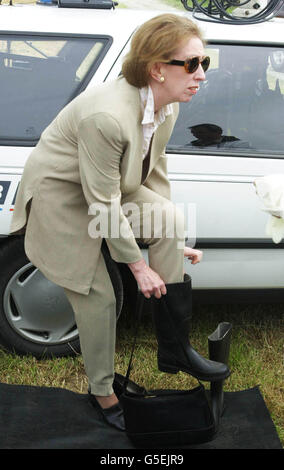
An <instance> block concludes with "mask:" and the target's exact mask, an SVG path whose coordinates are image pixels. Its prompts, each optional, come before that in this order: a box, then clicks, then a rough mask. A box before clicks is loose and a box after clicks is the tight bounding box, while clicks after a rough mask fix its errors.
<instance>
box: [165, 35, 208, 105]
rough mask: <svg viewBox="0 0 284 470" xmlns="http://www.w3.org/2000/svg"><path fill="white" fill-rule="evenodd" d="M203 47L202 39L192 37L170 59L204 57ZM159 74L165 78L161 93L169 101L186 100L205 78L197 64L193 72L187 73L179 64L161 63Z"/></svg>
mask: <svg viewBox="0 0 284 470" xmlns="http://www.w3.org/2000/svg"><path fill="white" fill-rule="evenodd" d="M204 55H205V54H204V47H203V43H202V41H201V40H200V39H199V38H197V37H193V38H191V39H189V40H188V41H187V42H185V43H183V45H182V46H181V47H180V48H178V49H177V52H176V54H175V57H172V59H177V60H182V61H183V60H185V59H188V58H191V57H199V58H200V60H202V58H203V57H204ZM160 71H161V75H162V76H163V77H164V78H165V80H164V82H163V84H162V86H163V95H164V97H167V98H168V100H169V101H168V102H169V103H174V102H188V101H190V100H191V99H192V97H193V96H194V95H196V93H198V90H199V84H200V82H201V81H203V80H205V73H204V71H203V68H202V66H201V65H200V64H199V67H198V69H197V70H196V71H195V72H193V73H187V72H186V70H185V68H184V67H182V66H180V65H168V64H163V63H162V64H161V67H160Z"/></svg>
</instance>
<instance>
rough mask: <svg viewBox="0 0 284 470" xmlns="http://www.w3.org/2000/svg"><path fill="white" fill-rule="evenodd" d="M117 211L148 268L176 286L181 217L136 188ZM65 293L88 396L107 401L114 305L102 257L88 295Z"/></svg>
mask: <svg viewBox="0 0 284 470" xmlns="http://www.w3.org/2000/svg"><path fill="white" fill-rule="evenodd" d="M133 203H134V204H133ZM122 206H123V208H124V211H125V215H126V216H127V217H128V220H129V222H130V224H131V226H132V230H133V232H134V234H135V237H136V238H137V240H139V241H142V242H144V243H147V244H148V245H149V248H148V255H149V265H150V267H151V268H152V269H153V270H154V271H156V272H157V273H158V274H159V275H160V276H161V278H162V279H163V280H164V282H165V283H167V284H168V283H174V282H182V281H183V274H184V254H183V247H184V217H183V214H182V213H181V212H180V211H178V210H177V209H176V207H175V206H174V205H173V203H172V202H171V201H169V200H167V199H165V198H163V197H161V196H159V195H158V194H156V193H155V192H153V191H151V190H150V189H148V188H146V187H145V186H140V188H139V189H138V191H136V192H135V193H132V194H130V195H128V196H126V197H124V198H123V201H122ZM173 224H174V227H173ZM136 235H137V236H136ZM65 293H66V295H67V298H68V299H69V302H70V303H71V305H72V307H73V310H74V315H75V320H76V324H77V327H78V331H79V337H80V344H81V351H82V356H83V360H84V365H85V370H86V374H87V376H88V380H89V386H90V390H91V393H93V394H94V395H103V396H107V395H111V394H112V392H113V388H112V384H113V378H114V356H115V340H116V300H115V295H114V290H113V287H112V283H111V280H110V277H109V274H108V271H107V268H106V265H105V261H104V258H103V255H102V254H101V255H100V258H99V261H98V264H97V268H96V273H95V275H94V281H93V285H92V287H91V289H90V292H89V294H88V295H84V294H78V293H76V292H73V291H70V290H68V289H65Z"/></svg>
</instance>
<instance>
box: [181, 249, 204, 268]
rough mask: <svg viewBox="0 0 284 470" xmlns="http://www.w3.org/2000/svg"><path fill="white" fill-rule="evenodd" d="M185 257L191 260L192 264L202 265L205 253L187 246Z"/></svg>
mask: <svg viewBox="0 0 284 470" xmlns="http://www.w3.org/2000/svg"><path fill="white" fill-rule="evenodd" d="M184 256H185V257H187V258H188V259H189V260H192V261H191V264H197V263H200V261H201V260H202V256H203V252H202V251H200V250H194V249H193V248H190V247H189V246H185V247H184Z"/></svg>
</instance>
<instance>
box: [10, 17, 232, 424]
mask: <svg viewBox="0 0 284 470" xmlns="http://www.w3.org/2000/svg"><path fill="white" fill-rule="evenodd" d="M187 59H189V60H187ZM208 65H209V60H208V58H205V57H204V46H203V40H202V36H201V34H200V31H199V30H198V28H197V27H196V25H195V24H194V23H193V22H191V21H190V20H188V19H186V18H185V17H182V16H176V15H172V14H165V15H159V16H157V17H155V18H153V19H151V20H150V21H148V22H146V23H145V24H144V25H142V26H141V27H140V28H139V29H138V31H137V32H136V34H135V35H134V37H133V40H132V43H131V50H130V52H129V54H128V56H127V57H126V59H125V62H124V64H123V69H122V76H121V77H119V78H118V79H117V80H114V81H113V82H110V83H105V84H103V85H101V86H98V87H95V88H92V89H90V90H87V91H85V92H84V93H82V94H81V95H79V96H78V97H77V98H76V99H74V100H73V101H72V102H71V103H69V104H68V105H67V106H66V107H65V108H64V109H63V110H62V111H61V112H60V113H59V115H58V116H57V117H56V119H54V121H53V122H52V123H51V124H50V125H49V126H48V128H47V129H46V130H45V131H44V132H43V134H42V136H41V139H40V141H39V143H38V145H37V146H36V148H35V149H34V151H33V152H32V154H31V156H30V158H29V160H28V162H27V164H26V167H25V171H24V174H23V177H22V180H21V185H20V188H19V191H18V195H17V200H16V205H15V209H14V216H13V221H12V227H11V232H12V233H16V232H18V231H19V230H21V229H23V228H24V227H25V228H26V235H25V250H26V253H27V256H28V257H29V259H30V260H31V262H32V263H33V264H34V265H35V266H37V267H38V268H39V269H40V270H41V271H42V273H43V274H44V275H45V276H46V277H47V278H48V279H50V280H51V281H53V282H55V283H57V284H59V285H61V286H63V287H64V288H65V292H66V295H67V297H68V299H69V301H70V303H71V305H72V307H73V310H74V313H75V319H76V323H77V326H78V331H79V336H80V343H81V350H82V355H83V359H84V364H85V368H86V373H87V375H88V379H89V390H90V398H91V401H92V403H93V404H94V405H95V406H96V407H97V408H98V409H99V411H100V412H101V414H102V416H103V417H104V419H105V420H106V421H107V422H108V423H109V424H111V425H113V426H114V427H116V428H117V429H122V430H123V429H124V421H123V413H122V410H121V408H120V405H119V402H118V398H117V397H116V395H115V394H114V392H113V387H112V384H113V377H114V351H115V326H116V313H115V295H114V291H113V287H112V283H111V280H110V276H109V274H108V271H107V268H106V264H105V261H104V258H103V256H102V252H101V243H102V238H105V240H106V243H107V246H108V249H109V252H110V255H111V257H112V258H113V259H114V260H115V261H117V262H120V263H126V264H127V265H128V267H129V269H130V270H131V272H132V273H133V275H134V277H135V279H136V280H137V283H138V285H139V288H140V290H141V292H142V293H143V294H144V295H145V297H147V298H149V297H150V296H154V297H155V298H156V299H160V298H161V296H163V297H165V298H168V301H169V303H168V305H170V303H171V302H172V301H173V299H174V296H175V295H176V293H177V292H178V293H179V294H178V295H179V300H178V302H176V301H175V302H174V303H178V304H179V303H181V304H182V303H183V306H182V308H183V309H184V310H185V314H186V315H187V317H188V310H189V309H190V306H189V304H187V300H188V301H189V300H190V297H189V295H190V286H189V282H188V279H187V282H184V256H187V257H189V258H191V259H192V262H193V264H195V263H197V262H199V261H200V260H201V256H202V253H201V252H200V251H198V250H193V249H190V248H188V247H185V246H184V236H183V233H184V220H183V216H182V214H180V213H179V212H178V211H177V210H176V209H175V206H174V205H173V204H172V203H171V202H170V185H169V181H168V178H167V168H166V164H167V163H166V158H165V146H166V144H167V142H168V140H169V138H170V135H171V132H172V129H173V127H174V124H175V121H176V118H177V115H178V104H177V103H178V102H188V101H190V100H191V99H192V97H193V96H194V95H195V94H196V93H197V92H198V88H199V83H200V82H201V81H202V80H204V79H205V75H204V70H205V69H206V68H208ZM130 203H131V204H132V205H133V204H134V205H135V207H136V208H137V213H136V219H135V217H134V219H133V220H134V221H133V220H132V222H133V224H132V225H138V226H139V225H140V228H141V226H143V224H144V221H145V220H146V221H147V220H148V222H149V220H152V219H153V210H152V209H151V208H152V207H154V206H152V205H153V204H154V205H155V207H159V208H161V215H162V217H161V221H162V222H161V230H160V232H161V233H160V236H158V237H157V236H155V233H154V232H155V230H154V229H155V227H152V228H150V232H149V230H148V234H147V236H140V239H141V240H142V241H143V242H145V243H147V244H148V245H149V266H148V265H147V264H146V262H145V261H144V259H143V257H142V254H141V251H140V249H139V247H138V244H137V240H136V238H135V234H134V232H135V230H134V229H131V226H130V223H129V221H128V219H127V217H126V215H125V214H124V212H123V206H125V205H127V204H130ZM98 207H99V208H101V207H104V208H105V210H106V215H107V221H106V222H107V224H106V225H108V227H111V226H112V223H113V220H114V219H117V222H118V226H119V227H121V228H123V230H122V232H123V233H124V235H122V234H121V233H119V234H117V233H116V234H115V235H113V234H112V233H110V231H108V232H107V233H103V234H102V236H97V233H96V230H95V227H94V226H93V224H92V222H91V220H92V219H91V217H90V215H92V214H93V215H94V214H95V213H96V209H97V208H98ZM149 207H150V209H149ZM169 214H170V216H173V217H174V223H175V234H174V236H167V216H168V215H169ZM148 222H147V223H148ZM181 234H182V235H181ZM183 298H184V299H185V300H184V301H183V302H182V299H183ZM160 307H161V305H159V306H158V308H157V312H159V309H160ZM174 310H175V309H174ZM178 314H181V312H178ZM157 315H159V313H157ZM157 318H158V317H157ZM157 318H155V323H156V329H157V337H158V344H159V351H158V361H159V367H160V369H161V370H165V371H168V372H176V371H177V370H184V371H186V372H189V373H192V374H193V375H195V376H196V377H198V378H201V379H204V380H211V379H212V380H214V379H215V380H217V379H220V378H225V377H226V376H227V375H228V374H229V372H228V369H227V368H226V366H224V365H223V364H219V363H215V362H214V363H213V362H212V361H207V360H206V359H203V358H202V357H201V356H199V355H198V353H196V352H195V351H194V350H193V349H192V348H191V346H190V344H189V343H188V342H187V343H186V345H185V349H186V351H185V357H181V355H182V354H183V353H182V352H180V351H178V347H177V345H176V344H175V343H173V344H171V345H170V342H171V340H172V339H171V337H170V341H169V340H168V338H167V334H168V333H167V332H165V331H164V332H163V331H159V325H160V324H161V323H162V324H163V322H161V321H160V320H159V319H158V320H157ZM187 320H188V318H187ZM182 321H183V322H184V320H182ZM187 323H188V321H187ZM182 329H183V332H184V331H185V329H184V327H182ZM187 336H188V332H187ZM167 345H168V346H167ZM172 356H173V357H172Z"/></svg>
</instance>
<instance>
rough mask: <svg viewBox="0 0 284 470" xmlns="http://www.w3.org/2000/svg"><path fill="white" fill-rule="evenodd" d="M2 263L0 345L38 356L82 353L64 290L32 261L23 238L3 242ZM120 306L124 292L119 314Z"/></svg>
mask: <svg viewBox="0 0 284 470" xmlns="http://www.w3.org/2000/svg"><path fill="white" fill-rule="evenodd" d="M114 264H115V263H114ZM0 266H1V271H0V299H1V301H0V344H1V345H2V346H3V347H4V348H5V349H7V350H8V351H10V352H15V353H17V354H20V355H25V354H31V355H33V356H35V357H37V358H42V357H63V356H73V355H75V354H78V353H80V343H79V336H78V330H77V326H76V323H75V319H74V313H73V309H72V307H71V305H70V303H69V301H68V300H67V298H66V295H65V293H64V290H63V288H61V287H59V286H58V285H56V284H54V283H53V282H51V281H49V280H48V279H46V278H45V277H44V276H43V274H42V273H41V272H40V271H39V269H37V268H36V267H35V266H34V265H33V264H32V263H30V261H29V260H28V259H27V257H26V254H25V251H24V241H23V237H18V236H17V237H8V238H7V239H5V240H4V241H3V242H2V245H1V246H0ZM115 268H116V269H117V267H116V266H114V269H115ZM115 272H116V271H115ZM116 275H117V274H116ZM114 277H115V276H114V275H113V276H112V278H114ZM112 280H113V279H112ZM119 283H120V284H119V286H121V279H120V278H119ZM115 290H116V291H118V288H116V289H115ZM120 290H121V288H120ZM121 307H122V294H121V296H120V300H119V302H117V317H118V316H119V314H120V311H121Z"/></svg>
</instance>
